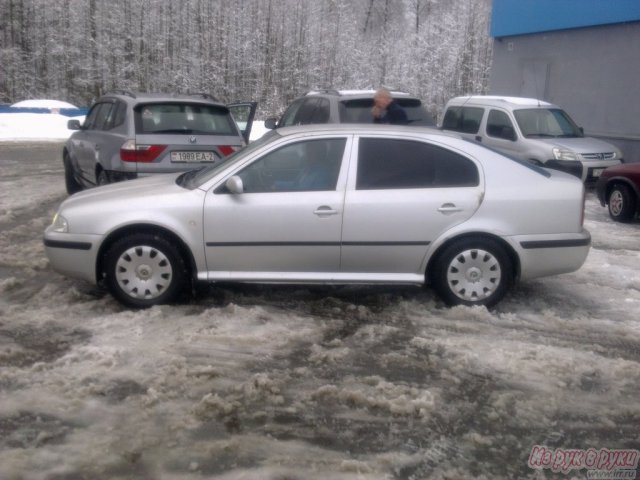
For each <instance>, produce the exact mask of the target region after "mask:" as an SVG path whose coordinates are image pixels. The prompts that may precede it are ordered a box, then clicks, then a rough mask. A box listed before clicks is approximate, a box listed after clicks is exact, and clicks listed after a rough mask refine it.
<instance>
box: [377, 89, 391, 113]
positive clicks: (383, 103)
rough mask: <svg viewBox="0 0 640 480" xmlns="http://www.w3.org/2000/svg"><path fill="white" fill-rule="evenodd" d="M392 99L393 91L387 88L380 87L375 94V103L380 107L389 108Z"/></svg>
mask: <svg viewBox="0 0 640 480" xmlns="http://www.w3.org/2000/svg"><path fill="white" fill-rule="evenodd" d="M392 101H393V97H392V96H391V92H390V91H389V90H387V89H386V88H380V89H379V90H378V91H377V92H376V94H375V95H374V96H373V104H374V105H375V106H376V107H378V108H382V109H384V108H387V107H388V106H389V104H390V103H391V102H392Z"/></svg>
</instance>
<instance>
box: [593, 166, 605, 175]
mask: <svg viewBox="0 0 640 480" xmlns="http://www.w3.org/2000/svg"><path fill="white" fill-rule="evenodd" d="M603 170H604V168H594V169H593V170H591V176H592V177H599V176H600V174H601V173H602V171H603Z"/></svg>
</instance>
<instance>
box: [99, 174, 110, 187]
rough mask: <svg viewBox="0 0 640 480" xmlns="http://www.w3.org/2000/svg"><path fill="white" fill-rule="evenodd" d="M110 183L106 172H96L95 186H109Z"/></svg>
mask: <svg viewBox="0 0 640 480" xmlns="http://www.w3.org/2000/svg"><path fill="white" fill-rule="evenodd" d="M110 183H111V181H110V180H109V174H108V173H107V171H106V170H100V171H99V172H98V176H97V177H96V185H97V186H102V185H109V184H110Z"/></svg>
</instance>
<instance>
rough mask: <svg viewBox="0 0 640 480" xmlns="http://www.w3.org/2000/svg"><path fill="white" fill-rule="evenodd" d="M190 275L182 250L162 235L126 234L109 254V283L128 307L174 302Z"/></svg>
mask: <svg viewBox="0 0 640 480" xmlns="http://www.w3.org/2000/svg"><path fill="white" fill-rule="evenodd" d="M187 278H188V273H187V268H186V264H185V261H184V258H183V256H182V255H181V253H180V251H179V250H178V249H177V248H176V246H175V245H174V244H173V243H171V242H170V241H168V240H167V239H166V238H165V237H163V236H161V235H157V234H151V233H137V234H134V235H129V236H126V237H123V238H121V239H119V240H117V241H116V242H115V243H114V244H113V245H112V246H111V247H110V248H109V250H108V251H107V253H106V255H105V284H106V285H107V288H108V289H109V291H110V292H111V294H112V295H113V296H114V297H115V298H116V299H117V300H118V301H120V302H121V303H123V304H124V305H126V306H128V307H132V308H148V307H151V306H154V305H160V304H165V303H170V302H172V301H174V300H175V299H176V298H177V297H178V295H179V294H180V293H182V292H183V291H184V290H185V286H186V283H187V282H186V281H185V280H186V279H187Z"/></svg>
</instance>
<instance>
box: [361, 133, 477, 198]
mask: <svg viewBox="0 0 640 480" xmlns="http://www.w3.org/2000/svg"><path fill="white" fill-rule="evenodd" d="M479 179H480V175H479V172H478V168H477V166H476V165H475V163H473V162H472V161H471V160H469V159H468V158H466V157H463V156H462V155H460V154H458V153H455V152H452V151H451V150H447V149H446V148H442V147H438V146H435V145H432V144H429V143H424V142H417V141H413V140H398V139H387V138H361V139H360V144H359V149H358V173H357V176H356V189H357V190H389V189H410V188H442V187H473V186H477V185H478V184H479V181H480V180H479Z"/></svg>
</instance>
